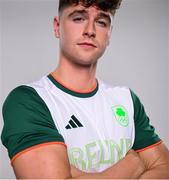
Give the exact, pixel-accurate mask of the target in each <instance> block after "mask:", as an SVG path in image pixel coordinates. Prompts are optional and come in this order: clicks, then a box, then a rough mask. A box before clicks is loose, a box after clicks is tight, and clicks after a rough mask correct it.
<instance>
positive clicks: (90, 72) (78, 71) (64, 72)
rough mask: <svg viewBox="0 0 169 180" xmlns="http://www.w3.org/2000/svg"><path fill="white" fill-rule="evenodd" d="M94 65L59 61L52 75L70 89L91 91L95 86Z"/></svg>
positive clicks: (83, 91) (82, 91)
mask: <svg viewBox="0 0 169 180" xmlns="http://www.w3.org/2000/svg"><path fill="white" fill-rule="evenodd" d="M96 66H97V63H95V64H91V65H77V64H73V63H70V62H68V61H60V63H59V65H58V67H57V68H56V69H55V71H54V72H52V73H51V74H52V76H53V77H54V78H55V79H56V80H58V81H59V82H60V83H61V84H63V85H65V86H66V87H68V88H69V89H71V90H74V91H78V92H81V93H85V92H91V91H92V90H94V89H95V88H96V85H97V83H96V77H95V75H96Z"/></svg>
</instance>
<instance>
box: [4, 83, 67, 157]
mask: <svg viewBox="0 0 169 180" xmlns="http://www.w3.org/2000/svg"><path fill="white" fill-rule="evenodd" d="M2 113H3V119H4V127H3V130H2V134H1V139H2V143H3V144H4V146H5V147H6V148H7V149H8V154H9V157H10V158H11V159H12V158H13V157H14V156H15V155H16V154H18V153H19V152H21V151H23V150H26V149H27V148H30V147H32V146H35V145H39V144H43V143H49V142H62V143H63V142H64V139H63V137H62V135H61V134H59V132H58V130H57V129H56V127H55V124H54V122H53V119H52V116H51V114H50V111H49V109H48V108H47V106H46V104H45V102H44V101H43V100H42V99H41V97H40V96H39V95H38V93H37V92H36V91H35V90H34V89H33V88H32V87H29V86H19V87H17V88H15V89H14V90H13V91H12V92H11V93H10V94H9V95H8V97H7V98H6V100H5V102H4V104H3V109H2Z"/></svg>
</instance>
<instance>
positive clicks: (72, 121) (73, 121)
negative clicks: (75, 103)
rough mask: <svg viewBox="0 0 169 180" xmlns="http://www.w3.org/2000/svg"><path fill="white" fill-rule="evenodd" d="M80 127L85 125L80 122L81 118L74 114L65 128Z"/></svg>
mask: <svg viewBox="0 0 169 180" xmlns="http://www.w3.org/2000/svg"><path fill="white" fill-rule="evenodd" d="M78 127H83V125H82V124H81V123H80V122H79V120H78V119H77V118H76V117H75V116H74V115H72V116H71V119H70V121H69V124H68V125H67V126H66V127H65V128H66V129H72V128H78Z"/></svg>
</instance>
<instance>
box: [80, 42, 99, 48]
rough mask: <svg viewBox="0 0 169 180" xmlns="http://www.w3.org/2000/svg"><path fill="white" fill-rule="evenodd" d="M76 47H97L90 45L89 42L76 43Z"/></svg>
mask: <svg viewBox="0 0 169 180" xmlns="http://www.w3.org/2000/svg"><path fill="white" fill-rule="evenodd" d="M78 45H80V46H86V47H94V48H96V47H97V46H96V45H94V44H93V43H90V42H82V43H78Z"/></svg>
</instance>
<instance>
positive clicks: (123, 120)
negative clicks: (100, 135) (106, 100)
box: [112, 106, 129, 127]
mask: <svg viewBox="0 0 169 180" xmlns="http://www.w3.org/2000/svg"><path fill="white" fill-rule="evenodd" d="M112 109H113V113H114V115H115V117H116V120H117V121H118V123H119V124H120V125H121V126H124V127H127V126H128V124H129V117H128V113H127V110H126V109H125V108H124V107H123V106H113V107H112Z"/></svg>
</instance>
